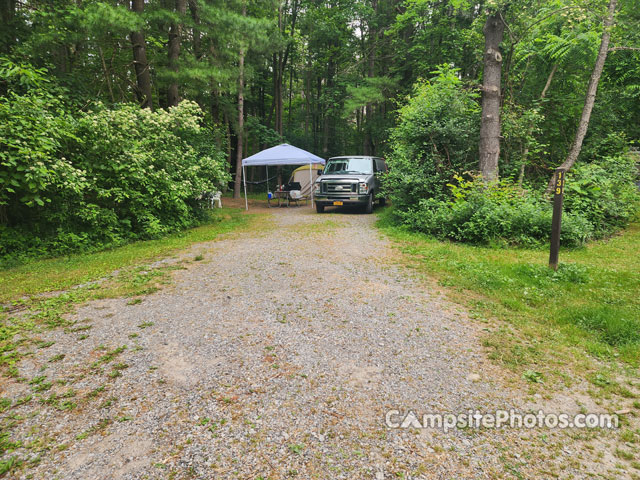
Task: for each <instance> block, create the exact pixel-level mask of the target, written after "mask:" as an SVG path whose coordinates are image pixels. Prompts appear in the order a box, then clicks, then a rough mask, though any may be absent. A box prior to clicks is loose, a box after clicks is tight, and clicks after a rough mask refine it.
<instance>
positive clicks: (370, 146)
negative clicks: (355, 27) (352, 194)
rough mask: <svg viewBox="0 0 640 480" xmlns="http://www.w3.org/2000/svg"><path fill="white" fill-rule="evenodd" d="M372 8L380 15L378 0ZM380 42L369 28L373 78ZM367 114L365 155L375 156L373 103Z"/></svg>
mask: <svg viewBox="0 0 640 480" xmlns="http://www.w3.org/2000/svg"><path fill="white" fill-rule="evenodd" d="M371 7H372V8H373V11H374V14H377V13H378V0H372V1H371ZM373 20H374V21H373V24H374V25H375V22H377V18H374V19H373ZM377 41H378V30H377V28H375V27H374V26H373V25H370V26H369V55H368V57H369V58H368V59H367V60H368V71H367V76H368V77H369V78H372V77H374V76H375V65H376V45H377ZM365 113H366V117H365V118H366V122H365V124H364V128H365V134H364V144H363V146H362V147H363V153H364V154H365V155H373V154H375V144H374V142H373V132H372V126H373V125H372V124H373V104H372V103H371V102H369V103H367V105H366V107H365Z"/></svg>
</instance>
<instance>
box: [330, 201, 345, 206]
mask: <svg viewBox="0 0 640 480" xmlns="http://www.w3.org/2000/svg"><path fill="white" fill-rule="evenodd" d="M333 204H334V205H336V206H340V205H344V204H343V203H342V202H333Z"/></svg>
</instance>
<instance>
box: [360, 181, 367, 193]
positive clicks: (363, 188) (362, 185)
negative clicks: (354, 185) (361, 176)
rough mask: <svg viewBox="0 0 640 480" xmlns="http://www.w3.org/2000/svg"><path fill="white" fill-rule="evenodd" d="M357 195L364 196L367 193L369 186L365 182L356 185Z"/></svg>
mask: <svg viewBox="0 0 640 480" xmlns="http://www.w3.org/2000/svg"><path fill="white" fill-rule="evenodd" d="M358 193H359V194H360V195H364V194H367V193H369V184H368V183H366V182H360V183H359V184H358Z"/></svg>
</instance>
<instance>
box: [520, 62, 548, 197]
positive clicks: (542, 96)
mask: <svg viewBox="0 0 640 480" xmlns="http://www.w3.org/2000/svg"><path fill="white" fill-rule="evenodd" d="M557 70H558V64H557V63H554V64H553V68H552V69H551V73H549V76H548V77H547V83H545V84H544V88H543V89H542V93H541V94H540V100H544V99H545V97H546V96H547V91H548V90H549V87H550V86H551V81H552V80H553V76H554V75H555V74H556V71H557ZM531 135H533V124H531V125H529V128H528V129H527V138H529V137H530V136H531ZM528 156H529V144H528V143H527V145H526V147H524V151H523V152H522V164H521V165H520V175H518V186H519V187H520V188H522V183H523V182H524V167H525V166H526V164H527V157H528Z"/></svg>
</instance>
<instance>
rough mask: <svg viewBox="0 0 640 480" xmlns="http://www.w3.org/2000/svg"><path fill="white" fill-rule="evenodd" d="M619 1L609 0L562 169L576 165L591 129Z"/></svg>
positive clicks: (548, 190)
mask: <svg viewBox="0 0 640 480" xmlns="http://www.w3.org/2000/svg"><path fill="white" fill-rule="evenodd" d="M617 3H618V2H617V0H609V6H608V8H607V15H606V16H605V18H604V21H603V29H602V37H601V40H600V48H599V50H598V56H597V57H596V63H595V65H594V66H593V72H592V73H591V77H590V78H589V84H588V85H587V95H586V97H585V99H584V106H583V107H582V115H581V116H580V122H579V123H578V129H577V130H576V134H575V137H574V140H573V143H572V145H571V149H570V150H569V154H568V155H567V158H566V160H565V161H564V162H562V165H560V168H564V169H565V170H569V169H570V168H571V167H573V164H574V163H576V160H577V159H578V156H579V155H580V150H581V149H582V142H583V141H584V137H585V135H586V134H587V129H588V128H589V120H590V119H591V111H592V110H593V105H594V104H595V102H596V93H597V91H598V83H599V82H600V76H601V75H602V70H603V69H604V63H605V61H606V60H607V53H608V52H609V42H610V41H611V27H612V26H613V22H614V17H615V13H616V5H617ZM553 187H554V178H551V180H549V184H548V185H547V193H551V192H552V191H553Z"/></svg>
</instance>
